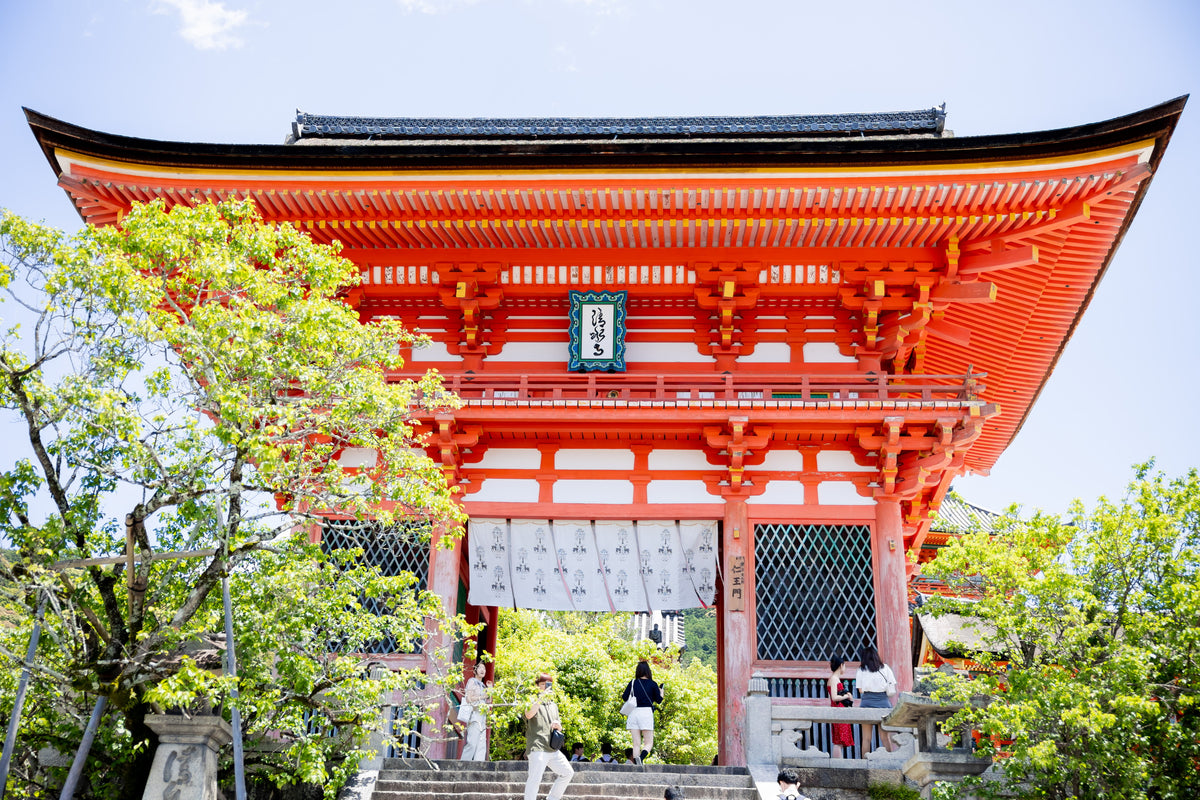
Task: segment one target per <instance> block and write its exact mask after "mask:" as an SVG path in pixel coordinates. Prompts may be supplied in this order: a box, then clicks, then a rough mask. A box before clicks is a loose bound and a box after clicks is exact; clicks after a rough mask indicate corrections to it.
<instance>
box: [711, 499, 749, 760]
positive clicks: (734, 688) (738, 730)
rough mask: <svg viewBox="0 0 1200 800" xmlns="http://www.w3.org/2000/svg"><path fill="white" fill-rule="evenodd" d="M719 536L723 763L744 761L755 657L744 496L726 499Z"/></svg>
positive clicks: (720, 723)
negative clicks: (721, 583) (748, 706)
mask: <svg viewBox="0 0 1200 800" xmlns="http://www.w3.org/2000/svg"><path fill="white" fill-rule="evenodd" d="M721 536H722V550H723V556H722V563H721V573H722V576H723V579H724V590H723V591H722V593H721V606H720V615H721V619H720V622H721V624H720V626H719V631H720V634H721V637H720V641H719V650H720V681H719V682H718V685H717V694H718V697H717V703H718V709H719V711H718V718H717V725H718V729H719V731H720V737H721V738H720V745H719V746H720V759H721V764H722V765H723V766H744V765H745V763H746V730H745V726H746V693H747V692H748V691H749V689H750V673H751V665H752V664H753V661H754V652H753V643H754V631H753V630H752V628H751V621H752V620H753V618H754V613H753V611H754V578H753V573H754V559H753V547H752V544H753V542H754V532H753V531H752V530H751V529H750V524H749V515H748V513H747V509H746V500H745V498H744V497H726V498H725V520H724V525H723V527H722V531H721ZM739 581H740V584H739ZM739 592H740V596H739Z"/></svg>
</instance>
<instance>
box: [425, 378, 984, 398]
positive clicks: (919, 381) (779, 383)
mask: <svg viewBox="0 0 1200 800" xmlns="http://www.w3.org/2000/svg"><path fill="white" fill-rule="evenodd" d="M984 377H986V374H985V373H981V372H973V373H967V374H966V375H886V374H868V373H854V374H846V373H840V374H829V375H818V374H805V375H785V374H779V375H768V374H761V375H732V374H730V375H714V374H712V373H700V374H671V375H639V374H636V373H635V374H629V373H620V374H610V373H596V372H592V373H585V374H579V373H566V374H559V375H547V374H535V375H523V374H498V373H485V374H456V375H448V376H446V378H445V385H446V388H447V389H449V390H450V391H452V392H454V393H455V394H457V395H458V396H459V397H461V398H462V399H463V400H465V401H467V402H471V401H505V400H515V401H534V402H547V401H556V400H563V401H604V400H611V401H617V402H637V401H670V402H675V401H681V400H683V401H688V400H698V401H704V400H712V401H720V402H729V401H735V402H736V401H746V400H750V401H756V400H763V401H775V402H819V401H827V400H837V401H856V400H857V401H862V400H889V401H890V400H921V401H932V400H951V401H966V400H975V399H977V398H978V396H979V393H980V392H982V391H983V390H984V388H985V387H984V385H983V384H982V383H981V382H980V379H982V378H984Z"/></svg>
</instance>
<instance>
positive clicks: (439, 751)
mask: <svg viewBox="0 0 1200 800" xmlns="http://www.w3.org/2000/svg"><path fill="white" fill-rule="evenodd" d="M447 535H448V534H447V531H446V528H445V527H444V526H443V525H438V526H436V527H435V528H434V530H433V536H432V537H431V540H430V543H429V581H428V586H429V590H430V591H431V592H433V593H434V594H436V595H437V596H438V597H440V598H442V607H443V608H444V609H445V610H446V613H447V614H451V615H453V614H456V613H458V581H459V565H460V563H461V561H462V548H463V539H462V538H461V537H460V538H458V539H456V540H454V545H453V547H449V548H447V547H443V546H442V545H443V542H444V541H445V539H446V537H447ZM464 536H465V533H464ZM425 632H426V634H425V674H426V675H429V676H436V675H442V674H444V673H445V671H446V669H447V668H449V667H450V666H451V664H452V660H451V658H452V656H453V655H454V654H453V652H452V650H451V648H453V646H454V642H453V641H451V639H450V637H449V636H447V635H446V634H445V633H444V632H442V631H441V629H440V626H438V625H437V624H436V623H435V622H434V621H433V620H429V621H428V622H427V623H426V625H425ZM446 713H447V708H446V704H445V702H443V703H441V704H440V705H438V706H437V707H436V708H435V709H434V710H433V713H432V716H433V726H434V728H435V730H437V731H439V734H438V735H435V736H432V737H430V739H431V741H430V744H429V751H428V753H427V754H426V755H427V756H428V757H429V758H435V759H436V758H445V757H446V742H445V741H442V738H443V737H442V736H441V735H440V731H441V728H442V726H443V725H445V723H446Z"/></svg>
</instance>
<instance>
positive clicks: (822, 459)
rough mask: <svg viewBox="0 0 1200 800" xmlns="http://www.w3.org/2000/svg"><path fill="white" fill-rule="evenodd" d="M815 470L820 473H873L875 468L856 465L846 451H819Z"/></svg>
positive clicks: (852, 457)
mask: <svg viewBox="0 0 1200 800" xmlns="http://www.w3.org/2000/svg"><path fill="white" fill-rule="evenodd" d="M817 469H819V470H821V471H822V472H873V471H874V470H875V467H872V466H865V467H864V466H862V465H861V464H856V463H855V462H854V456H853V455H852V454H851V453H850V451H848V450H821V451H819V452H818V453H817Z"/></svg>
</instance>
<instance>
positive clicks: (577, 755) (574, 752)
mask: <svg viewBox="0 0 1200 800" xmlns="http://www.w3.org/2000/svg"><path fill="white" fill-rule="evenodd" d="M571 760H572V761H587V760H588V757H587V756H585V755H584V754H583V742H576V743H575V744H573V745H571Z"/></svg>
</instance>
